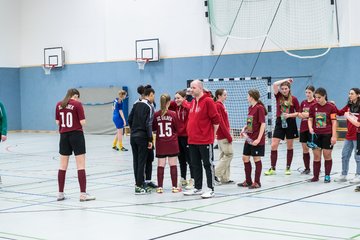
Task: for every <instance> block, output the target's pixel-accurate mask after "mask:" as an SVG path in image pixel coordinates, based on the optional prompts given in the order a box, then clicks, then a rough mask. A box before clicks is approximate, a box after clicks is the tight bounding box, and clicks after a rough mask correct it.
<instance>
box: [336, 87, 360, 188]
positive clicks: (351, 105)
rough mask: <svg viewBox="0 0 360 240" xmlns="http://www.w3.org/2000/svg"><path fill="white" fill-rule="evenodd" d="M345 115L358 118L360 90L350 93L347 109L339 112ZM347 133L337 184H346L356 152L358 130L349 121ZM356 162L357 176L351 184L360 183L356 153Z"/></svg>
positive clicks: (356, 89)
mask: <svg viewBox="0 0 360 240" xmlns="http://www.w3.org/2000/svg"><path fill="white" fill-rule="evenodd" d="M345 113H347V115H348V116H349V114H352V115H354V116H357V115H358V114H360V89H359V88H351V89H350V91H349V99H348V102H347V104H346V105H345V107H343V108H342V109H341V110H339V111H338V113H337V115H338V116H342V115H344V114H345ZM346 124H347V132H346V136H345V141H344V146H343V149H342V152H341V160H342V161H341V162H342V172H341V175H340V176H339V177H338V178H336V179H335V182H346V181H347V174H348V172H349V161H350V157H351V152H352V151H353V150H356V140H357V136H356V135H357V134H356V133H357V129H356V125H354V124H353V123H352V122H351V121H350V120H349V119H348V120H347V121H346ZM354 158H355V161H356V174H355V177H354V178H353V179H351V180H350V183H359V182H360V155H357V154H356V151H355V156H354Z"/></svg>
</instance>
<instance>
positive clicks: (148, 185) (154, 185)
mask: <svg viewBox="0 0 360 240" xmlns="http://www.w3.org/2000/svg"><path fill="white" fill-rule="evenodd" d="M145 184H146V186H147V187H150V188H158V186H157V185H156V184H155V183H153V182H147V183H145Z"/></svg>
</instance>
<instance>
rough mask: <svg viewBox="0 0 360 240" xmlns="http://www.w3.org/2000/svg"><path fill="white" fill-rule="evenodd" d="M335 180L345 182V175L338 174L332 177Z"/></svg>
mask: <svg viewBox="0 0 360 240" xmlns="http://www.w3.org/2000/svg"><path fill="white" fill-rule="evenodd" d="M334 181H335V182H346V181H347V179H346V175H340V176H339V177H337V178H335V179H334Z"/></svg>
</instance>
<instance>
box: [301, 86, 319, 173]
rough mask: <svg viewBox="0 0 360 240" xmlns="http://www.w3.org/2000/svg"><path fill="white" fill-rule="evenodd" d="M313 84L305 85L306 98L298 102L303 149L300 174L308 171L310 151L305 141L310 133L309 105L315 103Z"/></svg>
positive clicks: (308, 139) (309, 136) (309, 140)
mask: <svg viewBox="0 0 360 240" xmlns="http://www.w3.org/2000/svg"><path fill="white" fill-rule="evenodd" d="M314 91H315V88H314V86H311V85H309V86H307V87H306V88H305V96H306V99H305V100H304V101H302V102H301V103H300V110H299V115H298V117H299V118H301V123H300V142H301V146H302V149H303V160H304V166H305V169H304V171H302V172H301V174H309V173H310V153H309V148H308V146H307V145H306V143H307V142H311V141H312V140H311V134H310V133H309V126H308V117H309V109H310V106H311V105H312V104H314V103H316V101H315V98H314Z"/></svg>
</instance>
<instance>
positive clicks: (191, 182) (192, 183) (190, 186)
mask: <svg viewBox="0 0 360 240" xmlns="http://www.w3.org/2000/svg"><path fill="white" fill-rule="evenodd" d="M193 188H194V179H193V178H190V179H189V182H188V184H187V185H186V187H185V190H191V189H193Z"/></svg>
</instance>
